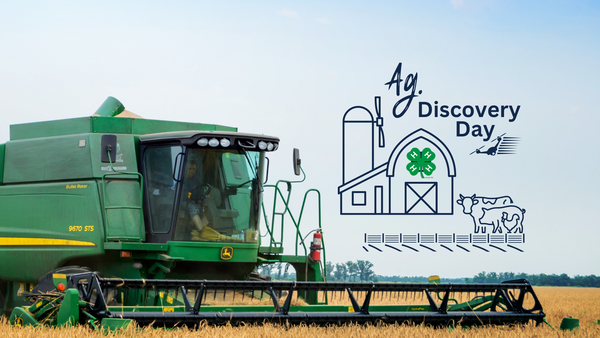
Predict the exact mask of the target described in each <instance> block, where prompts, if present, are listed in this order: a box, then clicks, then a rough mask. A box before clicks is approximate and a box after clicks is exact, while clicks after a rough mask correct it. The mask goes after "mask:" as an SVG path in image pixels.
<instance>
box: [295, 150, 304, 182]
mask: <svg viewBox="0 0 600 338" xmlns="http://www.w3.org/2000/svg"><path fill="white" fill-rule="evenodd" d="M301 162H302V161H301V160H300V149H298V148H294V174H295V175H296V176H300V163H301Z"/></svg>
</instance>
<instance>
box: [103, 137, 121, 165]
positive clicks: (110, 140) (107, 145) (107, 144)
mask: <svg viewBox="0 0 600 338" xmlns="http://www.w3.org/2000/svg"><path fill="white" fill-rule="evenodd" d="M109 150H110V159H109V158H108V151H109ZM100 151H101V154H100V155H101V157H100V159H101V161H102V163H109V162H110V163H115V162H116V161H117V135H109V134H104V135H102V141H101V142H100Z"/></svg>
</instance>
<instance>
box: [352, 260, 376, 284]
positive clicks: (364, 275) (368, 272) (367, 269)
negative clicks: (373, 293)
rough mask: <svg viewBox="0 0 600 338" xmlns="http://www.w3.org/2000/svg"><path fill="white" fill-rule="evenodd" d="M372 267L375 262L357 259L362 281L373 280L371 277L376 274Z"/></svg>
mask: <svg viewBox="0 0 600 338" xmlns="http://www.w3.org/2000/svg"><path fill="white" fill-rule="evenodd" d="M372 267H373V263H371V262H369V261H361V260H358V261H356V268H357V269H358V276H359V278H360V280H361V281H368V280H371V277H373V274H374V273H373V270H372V269H371V268H372Z"/></svg>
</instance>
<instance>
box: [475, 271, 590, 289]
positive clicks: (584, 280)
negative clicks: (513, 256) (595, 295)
mask: <svg viewBox="0 0 600 338" xmlns="http://www.w3.org/2000/svg"><path fill="white" fill-rule="evenodd" d="M514 279H527V280H528V281H529V283H531V285H535V286H580V287H592V288H598V287H600V277H599V276H595V275H589V276H579V275H577V276H575V277H573V278H571V277H569V276H568V275H567V274H566V273H563V274H560V275H556V274H551V275H547V274H545V273H541V274H539V275H535V274H527V273H524V272H522V273H517V274H515V273H514V272H499V273H496V272H487V273H486V272H485V271H483V272H480V273H478V274H477V275H475V276H473V278H465V283H501V282H504V281H508V280H514Z"/></svg>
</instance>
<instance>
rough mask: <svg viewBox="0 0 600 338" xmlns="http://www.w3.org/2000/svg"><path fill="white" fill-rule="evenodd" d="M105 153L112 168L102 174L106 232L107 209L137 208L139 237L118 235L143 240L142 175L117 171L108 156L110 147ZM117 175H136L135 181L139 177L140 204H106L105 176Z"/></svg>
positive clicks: (107, 221)
mask: <svg viewBox="0 0 600 338" xmlns="http://www.w3.org/2000/svg"><path fill="white" fill-rule="evenodd" d="M107 153H108V163H109V164H110V169H111V170H112V172H109V173H106V174H104V175H102V185H101V188H102V202H103V203H102V211H103V212H102V214H103V216H104V220H105V222H106V229H107V230H106V232H107V233H108V229H110V227H109V224H108V223H109V220H108V212H107V209H139V211H140V224H139V237H138V238H132V237H119V238H120V239H133V240H136V239H137V240H141V241H143V240H144V212H143V209H142V208H143V205H144V177H143V176H142V174H140V173H138V172H126V171H119V170H116V169H115V168H114V167H113V164H112V161H111V157H110V149H107ZM110 175H113V176H118V175H125V176H126V175H133V176H137V178H136V181H137V180H138V179H139V183H140V206H139V207H136V206H129V205H123V206H121V205H119V206H107V205H106V203H107V201H106V179H105V178H106V176H110ZM109 239H111V238H110V237H109V236H108V234H107V235H106V240H107V241H108V240H109Z"/></svg>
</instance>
